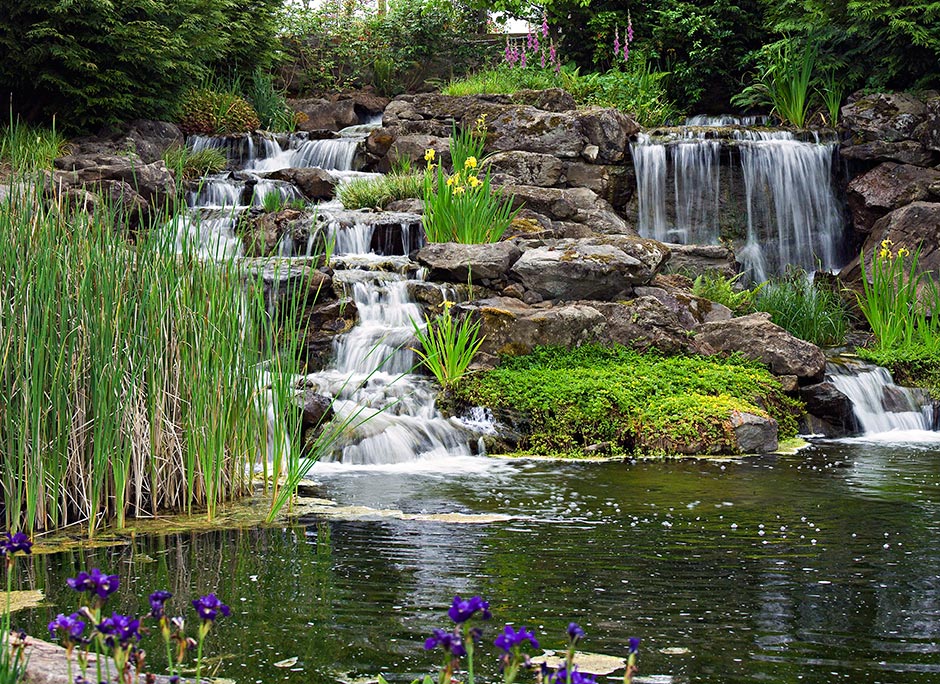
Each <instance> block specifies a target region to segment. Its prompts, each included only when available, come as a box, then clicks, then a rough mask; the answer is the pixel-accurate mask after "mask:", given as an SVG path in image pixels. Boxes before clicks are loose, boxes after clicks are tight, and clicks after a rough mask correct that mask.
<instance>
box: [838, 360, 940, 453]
mask: <svg viewBox="0 0 940 684" xmlns="http://www.w3.org/2000/svg"><path fill="white" fill-rule="evenodd" d="M826 371H827V376H828V378H829V379H830V380H831V381H832V384H833V385H835V386H836V389H838V390H839V391H840V392H842V393H843V394H844V395H846V396H847V397H848V398H849V399H850V400H851V401H852V408H853V410H854V412H855V417H856V418H857V419H858V422H859V425H860V426H861V428H862V431H863V432H864V434H865V435H877V434H883V433H888V432H898V431H902V430H904V431H909V430H917V431H929V430H933V429H934V428H935V427H936V425H935V418H934V404H933V403H932V402H931V401H930V400H929V399H928V398H927V397H926V396H925V395H924V393H923V392H918V391H917V390H912V389H910V388H907V387H900V386H898V385H895V384H894V380H893V379H892V378H891V374H890V373H889V372H888V371H887V370H886V369H884V368H881V367H879V366H872V365H870V364H866V363H861V362H858V361H854V360H853V361H847V362H842V361H840V362H839V363H830V364H829V365H828V367H827V369H826Z"/></svg>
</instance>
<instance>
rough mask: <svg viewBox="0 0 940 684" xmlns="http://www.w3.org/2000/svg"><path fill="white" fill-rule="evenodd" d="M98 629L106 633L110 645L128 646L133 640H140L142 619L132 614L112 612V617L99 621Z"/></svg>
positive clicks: (107, 642)
mask: <svg viewBox="0 0 940 684" xmlns="http://www.w3.org/2000/svg"><path fill="white" fill-rule="evenodd" d="M98 631H99V632H101V633H102V634H104V636H105V643H106V644H108V646H114V645H115V644H118V645H120V646H121V647H122V648H126V647H127V645H128V644H130V642H131V641H139V640H140V620H138V619H136V618H132V617H131V616H130V615H119V614H118V613H112V614H111V617H109V618H105V619H104V620H102V621H101V622H100V623H98Z"/></svg>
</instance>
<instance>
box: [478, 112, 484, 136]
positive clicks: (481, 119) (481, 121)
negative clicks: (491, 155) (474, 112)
mask: <svg viewBox="0 0 940 684" xmlns="http://www.w3.org/2000/svg"><path fill="white" fill-rule="evenodd" d="M477 130H478V131H485V130H486V112H483V113H482V114H480V116H479V118H478V119H477Z"/></svg>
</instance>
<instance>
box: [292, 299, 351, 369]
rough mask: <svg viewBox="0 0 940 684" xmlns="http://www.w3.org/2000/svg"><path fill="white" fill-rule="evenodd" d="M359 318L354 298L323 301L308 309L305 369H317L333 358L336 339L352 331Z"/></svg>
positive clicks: (305, 315) (325, 365)
mask: <svg viewBox="0 0 940 684" xmlns="http://www.w3.org/2000/svg"><path fill="white" fill-rule="evenodd" d="M358 319H359V312H358V311H357V309H356V303H355V302H354V301H352V300H351V299H350V300H342V301H328V302H324V303H323V304H317V305H315V306H313V307H311V308H309V309H308V310H307V311H305V312H304V321H305V323H306V325H305V326H304V330H306V333H307V337H306V339H305V340H304V370H305V372H307V373H315V372H317V371H320V370H323V369H324V368H326V367H327V365H329V363H330V361H331V360H332V358H333V342H334V339H335V338H336V336H337V335H342V334H343V333H347V332H349V331H350V330H351V329H352V328H353V326H354V325H356V322H357V321H358Z"/></svg>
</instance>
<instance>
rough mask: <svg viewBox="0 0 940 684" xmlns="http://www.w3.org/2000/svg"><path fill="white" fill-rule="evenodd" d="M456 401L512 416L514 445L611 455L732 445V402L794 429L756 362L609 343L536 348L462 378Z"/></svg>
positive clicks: (787, 405) (783, 431)
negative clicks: (519, 427) (605, 449)
mask: <svg viewBox="0 0 940 684" xmlns="http://www.w3.org/2000/svg"><path fill="white" fill-rule="evenodd" d="M455 393H456V396H457V398H458V399H461V400H464V401H466V402H469V403H470V404H473V405H483V406H489V407H491V408H493V409H494V410H497V411H500V412H504V413H507V414H509V415H516V416H521V420H520V424H526V425H527V426H528V429H527V434H526V436H525V439H524V440H523V442H522V443H521V444H520V447H519V448H520V450H523V451H533V452H536V453H557V452H568V453H571V452H579V451H580V450H582V449H583V448H584V447H586V446H589V445H592V444H598V443H607V444H610V445H611V450H612V451H613V452H615V453H627V454H649V453H663V452H665V453H687V452H688V449H689V448H690V447H691V448H693V449H694V448H695V447H696V446H697V445H702V448H705V447H708V448H710V449H712V450H713V451H714V450H716V449H717V450H722V451H726V452H727V451H733V449H734V444H735V442H734V435H733V428H732V426H731V424H730V420H729V418H730V414H731V412H732V411H734V410H739V411H746V412H748V413H754V414H757V415H768V414H769V415H770V416H771V417H773V418H774V419H776V421H777V423H778V425H779V430H780V436H781V438H785V437H788V436H792V435H794V434H796V420H795V416H796V415H798V414H799V413H800V406H799V404H798V402H796V401H794V400H793V399H791V398H789V397H787V396H786V395H785V394H784V393H783V390H782V389H781V387H780V383H779V382H778V381H777V380H776V379H775V378H774V377H773V376H772V375H771V374H770V373H769V372H768V371H767V370H766V369H765V368H764V367H762V366H761V365H760V364H758V363H755V362H751V361H745V360H743V359H740V358H736V357H732V358H729V359H721V358H716V357H707V358H706V357H699V356H676V357H668V358H665V357H661V356H659V355H656V354H650V353H648V354H641V353H639V352H636V351H633V350H630V349H627V348H624V347H620V346H616V347H612V348H603V347H599V346H596V345H587V346H584V347H580V348H578V349H573V350H565V349H559V348H537V349H536V350H535V351H533V353H532V354H530V355H527V356H520V357H514V358H505V359H503V361H502V363H501V364H500V366H499V367H498V368H496V369H494V370H491V371H484V372H481V373H478V374H475V375H472V376H469V377H467V378H466V379H465V380H464V381H463V382H462V383H461V384H460V385H458V386H457V388H456V390H455Z"/></svg>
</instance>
